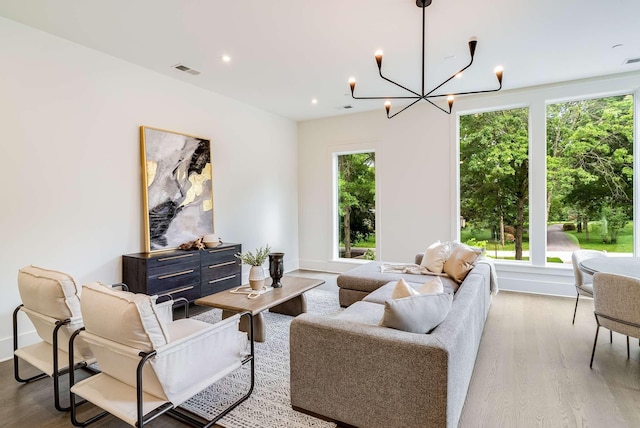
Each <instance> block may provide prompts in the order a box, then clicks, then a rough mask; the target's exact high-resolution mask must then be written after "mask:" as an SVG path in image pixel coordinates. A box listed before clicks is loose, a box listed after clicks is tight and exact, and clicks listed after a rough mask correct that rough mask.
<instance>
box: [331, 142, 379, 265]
mask: <svg viewBox="0 0 640 428" xmlns="http://www.w3.org/2000/svg"><path fill="white" fill-rule="evenodd" d="M376 146H377V144H375V143H373V142H369V143H357V144H348V145H343V146H333V147H331V148H330V156H331V192H332V198H331V200H332V207H331V218H332V228H331V229H332V232H331V235H332V238H331V260H332V261H333V262H341V263H354V264H364V263H369V262H370V261H371V260H363V259H353V258H343V257H340V251H339V244H340V239H339V237H338V233H339V230H340V226H339V222H340V214H339V212H338V208H339V194H338V156H341V155H350V154H358V153H375V155H376V161H375V187H376V194H375V198H376V208H375V217H376V218H375V229H376V258H375V260H382V259H381V257H380V190H379V189H380V186H379V183H380V180H379V176H378V173H379V168H378V153H379V152H378V150H377V147H376Z"/></svg>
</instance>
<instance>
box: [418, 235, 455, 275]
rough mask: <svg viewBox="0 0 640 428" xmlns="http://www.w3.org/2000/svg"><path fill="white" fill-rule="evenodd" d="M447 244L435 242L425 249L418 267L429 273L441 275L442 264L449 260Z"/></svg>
mask: <svg viewBox="0 0 640 428" xmlns="http://www.w3.org/2000/svg"><path fill="white" fill-rule="evenodd" d="M449 251H450V250H449V244H448V243H447V242H440V241H436V242H434V243H433V244H431V245H430V246H429V248H427V251H425V252H424V256H423V257H422V262H421V263H420V266H424V267H426V268H427V269H428V270H429V271H430V272H433V273H442V270H443V269H444V263H445V262H446V261H447V259H448V258H449Z"/></svg>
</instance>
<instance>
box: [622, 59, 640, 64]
mask: <svg viewBox="0 0 640 428" xmlns="http://www.w3.org/2000/svg"><path fill="white" fill-rule="evenodd" d="M639 62H640V58H627V59H625V60H624V63H625V64H637V63H639Z"/></svg>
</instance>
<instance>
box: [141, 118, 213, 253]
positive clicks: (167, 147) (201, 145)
mask: <svg viewBox="0 0 640 428" xmlns="http://www.w3.org/2000/svg"><path fill="white" fill-rule="evenodd" d="M140 148H141V152H142V153H141V155H142V172H143V174H142V183H143V195H144V198H143V202H144V225H145V247H146V251H147V252H150V251H158V250H168V249H173V248H177V247H178V246H179V245H180V244H181V243H184V242H187V241H191V240H194V239H197V238H198V237H201V236H203V235H206V234H209V233H212V232H213V185H212V181H213V180H212V171H211V142H210V140H207V139H204V138H199V137H193V136H191V135H186V134H179V133H177V132H171V131H164V130H161V129H155V128H149V127H146V126H141V127H140Z"/></svg>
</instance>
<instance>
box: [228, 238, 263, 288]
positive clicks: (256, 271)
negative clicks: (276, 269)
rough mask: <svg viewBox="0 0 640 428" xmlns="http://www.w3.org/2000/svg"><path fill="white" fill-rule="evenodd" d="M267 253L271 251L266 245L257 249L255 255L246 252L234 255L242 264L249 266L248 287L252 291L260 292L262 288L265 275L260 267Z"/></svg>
mask: <svg viewBox="0 0 640 428" xmlns="http://www.w3.org/2000/svg"><path fill="white" fill-rule="evenodd" d="M269 251H271V247H269V246H268V245H267V246H266V247H264V248H262V247H260V248H257V249H256V252H255V254H254V253H252V252H251V251H247V252H246V253H244V254H242V253H238V254H236V257H237V258H239V259H240V261H242V263H244V264H246V265H250V266H251V269H250V270H249V285H250V286H251V289H252V290H261V289H262V287H264V280H265V275H264V268H263V267H262V265H263V264H264V262H265V260H267V257H268V256H269Z"/></svg>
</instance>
